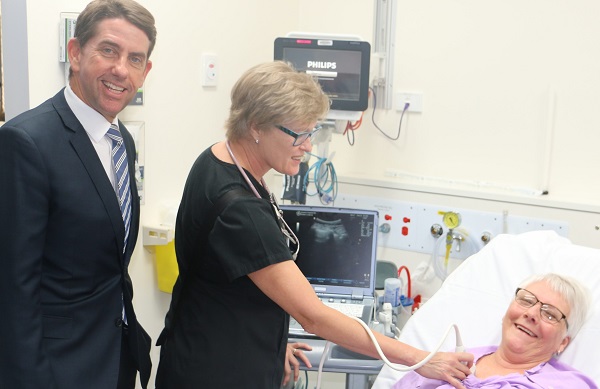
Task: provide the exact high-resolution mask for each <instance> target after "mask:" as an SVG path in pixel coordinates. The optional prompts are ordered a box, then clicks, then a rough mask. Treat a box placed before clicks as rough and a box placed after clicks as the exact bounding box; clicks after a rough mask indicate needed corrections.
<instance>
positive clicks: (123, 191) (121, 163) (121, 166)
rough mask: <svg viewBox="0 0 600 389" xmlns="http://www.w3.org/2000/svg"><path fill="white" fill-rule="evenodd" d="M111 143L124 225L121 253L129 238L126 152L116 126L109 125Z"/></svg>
mask: <svg viewBox="0 0 600 389" xmlns="http://www.w3.org/2000/svg"><path fill="white" fill-rule="evenodd" d="M106 136H108V137H109V138H110V140H111V142H112V150H111V155H112V159H113V167H114V169H115V175H116V179H117V189H116V192H117V199H118V200H119V206H120V207H121V216H123V223H124V224H125V242H124V246H123V252H125V248H126V247H127V238H129V224H130V222H131V190H130V188H129V168H128V165H127V152H126V151H125V143H124V142H123V137H122V136H121V133H120V132H119V128H118V127H117V126H116V125H114V124H113V125H111V126H110V129H109V130H108V132H107V133H106Z"/></svg>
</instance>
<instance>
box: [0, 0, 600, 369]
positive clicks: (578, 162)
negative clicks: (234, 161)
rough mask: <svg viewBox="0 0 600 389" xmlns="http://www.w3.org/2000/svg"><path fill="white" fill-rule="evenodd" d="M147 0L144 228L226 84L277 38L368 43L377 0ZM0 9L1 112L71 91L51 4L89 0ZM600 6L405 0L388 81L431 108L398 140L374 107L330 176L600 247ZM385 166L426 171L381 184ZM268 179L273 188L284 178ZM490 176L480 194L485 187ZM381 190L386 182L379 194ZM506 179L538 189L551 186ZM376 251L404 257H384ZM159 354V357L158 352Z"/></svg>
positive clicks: (224, 106)
mask: <svg viewBox="0 0 600 389" xmlns="http://www.w3.org/2000/svg"><path fill="white" fill-rule="evenodd" d="M140 2H141V3H142V4H143V5H145V6H146V7H147V8H148V9H150V10H151V11H152V12H153V13H154V15H155V17H156V21H157V27H158V40H157V45H156V49H155V51H154V53H153V55H152V58H151V59H152V60H153V62H154V67H153V69H152V71H151V72H150V74H149V76H148V78H147V81H146V85H145V93H146V95H145V99H146V101H145V105H144V106H143V107H130V108H127V109H126V111H125V112H123V114H122V115H121V119H122V120H126V121H144V122H145V123H146V137H145V139H146V144H145V156H146V187H145V189H146V198H145V205H143V207H142V224H156V223H158V222H160V221H161V218H162V213H163V210H164V206H165V205H167V204H176V203H177V202H178V200H179V197H180V195H181V192H182V189H183V184H184V181H185V178H186V176H187V173H188V169H189V167H190V166H191V164H192V162H193V160H194V159H195V158H196V156H197V155H198V154H199V153H200V152H201V151H202V150H203V149H204V148H205V147H207V146H209V145H210V144H212V143H213V142H216V141H218V140H220V139H222V138H223V130H222V124H223V122H224V120H225V118H226V116H227V113H228V103H229V90H230V88H231V86H232V84H233V83H234V82H235V80H236V79H237V77H238V76H239V75H240V74H241V73H242V72H243V71H244V70H245V69H247V68H248V67H249V66H251V65H253V64H256V63H258V62H262V61H267V60H270V59H271V58H272V52H273V40H274V39H275V37H277V36H282V35H285V34H286V33H287V32H289V31H313V32H324V33H348V34H355V35H360V36H362V37H363V38H364V39H365V40H368V41H372V31H373V25H372V21H373V1H366V0H302V1H299V0H296V1H278V0H245V1H241V0H237V1H208V0H198V1H184V2H163V1H160V0H140ZM1 4H2V15H3V34H2V38H3V48H4V66H5V75H4V76H5V80H7V82H6V84H5V87H6V95H5V98H6V110H7V119H9V118H10V117H13V116H15V115H16V114H18V113H19V112H21V111H23V110H25V109H28V108H30V107H33V106H36V105H38V104H39V103H41V102H42V101H44V100H45V99H47V98H48V97H50V96H51V95H53V94H54V93H56V91H57V90H58V89H59V88H60V87H61V86H62V85H63V84H64V79H63V70H62V65H60V64H59V63H58V61H57V55H58V54H57V52H58V48H57V45H58V31H57V29H58V27H57V24H58V20H59V13H60V12H61V11H63V12H64V11H80V10H81V9H83V7H84V6H85V4H87V0H54V1H50V2H48V1H45V0H1ZM23 6H25V7H26V8H25V9H23ZM599 11H600V4H599V3H597V2H596V1H595V0H580V1H577V2H576V3H567V2H563V1H558V0H532V1H528V2H522V1H517V0H506V1H503V2H481V1H477V0H454V1H420V2H414V1H413V2H411V1H406V0H398V1H397V26H396V40H395V42H396V55H395V75H394V79H395V86H394V89H395V90H404V91H418V92H422V93H423V95H424V112H423V113H422V114H407V115H406V116H405V117H404V120H403V125H402V133H401V136H400V139H399V140H398V141H390V140H388V139H387V138H385V137H384V136H383V135H382V134H380V133H379V131H378V130H377V129H376V128H375V126H374V125H373V123H372V122H371V113H372V110H371V109H369V110H368V111H367V112H366V114H365V117H364V120H363V124H362V126H361V128H360V129H359V130H358V131H356V144H355V145H354V146H350V145H349V144H348V142H347V141H346V139H345V138H344V137H342V136H340V135H334V137H333V140H332V142H331V145H330V150H335V151H336V157H335V160H334V164H335V167H336V170H337V172H338V174H339V175H340V176H341V177H342V179H345V180H346V181H348V182H350V183H351V185H347V186H343V188H344V190H356V191H357V192H361V191H365V192H366V193H369V194H370V195H373V196H381V195H384V196H392V197H398V198H408V199H413V201H431V202H433V203H436V204H449V205H452V204H454V203H456V201H457V200H456V199H457V197H456V196H453V195H452V194H453V193H454V194H455V193H456V192H457V191H459V192H460V193H461V196H459V197H458V198H460V200H459V202H460V204H461V206H463V207H464V206H466V207H469V206H471V207H473V208H476V209H481V210H486V209H492V208H493V209H504V208H505V207H506V206H507V204H513V205H512V206H513V207H516V208H517V209H518V211H519V212H522V213H530V214H532V215H537V216H538V217H541V216H543V215H556V216H557V217H560V218H566V219H568V220H569V223H571V225H572V226H573V227H575V231H577V232H579V231H581V232H582V234H581V235H580V236H581V237H582V238H581V239H580V240H578V239H577V237H574V238H575V240H576V241H577V242H578V243H581V244H586V245H590V246H594V247H598V246H599V243H598V242H600V240H599V239H598V234H599V233H598V231H597V229H596V228H595V227H596V226H598V225H600V217H599V215H600V211H599V209H600V180H599V179H598V178H599V175H598V172H597V169H598V166H600V153H598V145H599V144H600V131H598V127H599V126H600V122H599V121H600V119H599V118H598V115H597V114H596V112H597V107H598V105H599V102H600V92H599V91H600V72H598V69H600V50H599V49H600V47H599V46H600V40H598V39H595V37H598V36H600V24H598V23H597V16H598V14H599ZM25 17H26V18H27V20H22V19H23V18H25ZM18 20H19V21H21V22H22V23H21V24H19V23H18V22H17V21H18ZM24 26H26V27H24ZM25 28H26V30H25ZM23 49H24V50H23ZM202 52H212V53H215V54H217V55H218V61H219V67H220V72H219V83H218V86H217V87H215V88H202V87H201V86H200V55H201V53H202ZM26 65H28V66H26ZM372 76H373V77H374V76H375V74H372ZM399 118H400V115H399V113H398V112H396V111H394V110H391V111H379V110H378V111H377V112H376V113H375V120H376V123H377V125H378V126H379V127H380V128H381V129H383V130H384V131H386V132H387V133H388V134H390V135H395V133H396V131H397V126H398V121H399ZM386 169H392V170H394V171H398V172H406V173H409V174H410V175H413V176H415V177H419V179H407V178H392V177H386V176H385V172H386ZM272 182H273V184H272V189H274V190H276V191H277V190H278V189H277V187H276V186H273V185H277V183H278V182H279V180H278V178H277V177H274V178H273V179H272ZM423 182H425V183H426V184H427V185H426V186H427V188H426V189H424V187H423ZM483 182H485V183H488V184H489V185H488V187H486V188H483V189H481V188H478V187H477V186H478V185H481V184H482V183H483ZM357 183H358V185H355V184H357ZM375 183H376V184H377V186H383V187H388V188H392V189H390V190H387V189H386V190H379V189H376V188H375V189H373V188H372V184H375ZM365 185H366V186H365ZM370 185H371V187H370ZM490 187H491V189H490ZM361 188H362V189H361ZM365 188H366V189H365ZM498 188H509V190H508V191H506V190H500V189H498ZM510 188H528V189H532V190H541V189H547V190H548V191H549V195H547V196H543V198H542V197H540V196H531V195H523V194H521V193H516V192H514V193H513V192H511V190H510ZM496 189H498V192H502V194H501V195H495V194H494V192H495V191H496ZM489 192H492V194H490V193H489ZM424 193H425V194H424ZM448 194H450V196H448ZM480 197H483V198H484V199H485V200H478V198H480ZM557 207H558V208H557ZM556 209H560V210H561V211H560V212H559V213H556V212H558V211H556ZM382 256H383V257H384V259H385V258H389V259H392V260H395V261H397V262H401V261H402V260H404V259H403V258H406V257H409V258H413V255H412V254H411V253H397V252H391V251H389V250H382ZM419 258H420V257H418V256H416V257H414V261H417V260H418V259H419ZM153 260H154V257H153V255H152V253H151V251H149V250H147V249H145V248H144V247H143V246H142V244H141V240H138V249H137V251H136V253H135V255H134V258H133V261H132V264H131V268H130V272H131V274H132V277H133V280H134V284H135V290H136V294H135V304H136V307H137V311H138V314H139V317H140V320H141V321H142V322H143V323H144V325H145V327H146V328H147V329H148V330H149V332H150V334H151V335H152V337H153V338H154V339H156V337H157V336H158V333H159V332H160V330H161V329H162V323H163V318H164V313H165V312H166V310H167V307H168V304H169V301H170V296H169V295H167V294H164V293H162V292H159V291H158V290H157V288H156V286H155V270H154V265H153ZM153 360H154V362H155V365H156V364H157V363H158V350H154V355H153Z"/></svg>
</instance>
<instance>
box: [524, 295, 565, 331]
mask: <svg viewBox="0 0 600 389" xmlns="http://www.w3.org/2000/svg"><path fill="white" fill-rule="evenodd" d="M515 301H516V302H517V304H519V305H520V306H522V307H523V308H531V307H533V306H534V305H535V304H537V303H540V317H541V318H542V320H543V321H545V322H546V323H550V324H558V322H560V321H561V320H563V319H564V320H565V324H566V325H567V329H568V328H569V322H567V315H565V314H564V313H562V312H561V311H560V309H558V308H556V307H555V306H554V305H550V304H546V303H543V302H541V301H540V300H539V299H538V298H537V297H536V296H535V295H534V294H533V293H531V292H530V291H528V290H527V289H523V288H517V291H516V292H515Z"/></svg>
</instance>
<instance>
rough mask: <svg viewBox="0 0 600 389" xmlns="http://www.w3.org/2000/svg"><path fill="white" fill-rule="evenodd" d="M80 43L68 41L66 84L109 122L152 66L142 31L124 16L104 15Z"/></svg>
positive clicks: (124, 104)
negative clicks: (67, 77)
mask: <svg viewBox="0 0 600 389" xmlns="http://www.w3.org/2000/svg"><path fill="white" fill-rule="evenodd" d="M96 29H97V31H96V35H95V36H93V37H92V38H91V39H90V40H89V41H88V42H87V43H86V44H85V46H84V47H81V46H80V45H79V42H78V41H77V40H75V39H72V40H71V41H69V46H68V50H69V61H70V62H71V70H72V71H73V75H72V76H71V79H70V85H71V88H72V89H73V91H74V92H75V94H76V95H77V96H78V97H79V98H80V99H81V100H83V101H84V102H85V103H86V104H87V105H89V106H90V107H92V108H93V109H95V110H96V111H98V112H99V113H100V114H101V115H102V116H104V117H105V118H106V120H107V121H109V122H112V121H113V120H114V118H115V117H116V116H117V114H118V113H119V112H121V111H122V110H123V108H125V107H126V106H127V104H129V102H130V101H131V100H132V99H133V97H134V96H135V94H136V93H137V90H138V88H139V87H141V86H142V85H143V84H144V80H145V79H146V75H147V74H148V72H149V71H150V69H151V68H152V62H151V61H149V60H148V57H147V54H148V49H149V47H150V41H149V40H148V37H147V36H146V34H145V33H144V32H143V31H142V30H140V29H139V28H137V27H136V26H134V25H133V24H131V23H129V22H128V21H126V20H125V19H105V20H103V21H102V22H100V23H99V24H98V26H97V27H96Z"/></svg>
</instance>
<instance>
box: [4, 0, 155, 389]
mask: <svg viewBox="0 0 600 389" xmlns="http://www.w3.org/2000/svg"><path fill="white" fill-rule="evenodd" d="M155 41H156V28H155V26H154V18H153V16H152V15H151V14H150V12H148V10H146V9H145V8H144V7H142V6H141V5H139V4H138V3H136V2H135V1H133V0H95V1H92V2H91V3H90V4H88V6H87V7H86V8H85V10H84V11H83V12H82V13H81V14H80V15H79V17H78V19H77V29H76V33H75V38H73V39H72V40H71V41H70V42H69V43H68V54H69V60H70V63H71V70H70V74H69V85H68V86H67V87H66V88H64V89H63V90H61V91H60V92H58V93H57V94H56V95H55V96H54V97H52V98H50V99H49V100H47V101H46V102H44V103H42V104H41V105H40V106H38V107H36V108H33V109H31V110H29V111H27V112H24V113H22V114H21V115H19V116H17V117H15V118H14V119H12V120H10V121H8V122H7V123H6V124H5V125H4V126H3V127H2V128H0V269H1V270H0V312H2V320H0V388H7V389H8V388H10V389H13V388H14V389H17V388H19V389H40V388H56V389H75V388H77V389H79V388H85V389H112V388H115V389H133V388H134V387H135V382H136V376H137V371H139V372H140V381H141V383H142V386H143V387H144V388H145V387H146V385H147V383H148V379H149V376H150V370H151V362H150V354H149V352H150V345H151V341H150V337H149V336H148V334H147V333H146V332H145V331H144V329H143V328H142V327H141V326H140V324H139V323H138V322H137V319H136V316H135V312H134V310H133V306H132V297H133V288H132V284H131V279H130V277H129V274H128V271H127V267H128V265H129V261H130V258H131V254H132V252H133V249H134V246H135V243H136V238H137V232H138V227H139V212H140V204H139V198H138V193H137V189H136V184H135V179H134V176H135V174H134V173H135V170H134V166H135V156H136V152H135V145H134V141H133V138H132V136H131V135H130V134H129V132H128V131H127V129H126V128H125V127H124V126H123V124H122V123H121V122H120V121H119V120H118V119H117V115H118V113H119V112H121V110H122V109H123V108H124V107H125V106H126V105H127V104H128V103H129V102H130V101H131V100H132V98H133V97H134V96H135V94H136V92H137V90H138V88H139V87H141V86H142V84H143V82H144V80H145V78H146V75H147V74H148V72H149V71H150V69H151V68H152V63H151V61H150V60H149V57H150V54H151V53H152V50H153V48H154V44H155ZM111 125H112V126H113V135H111V137H107V136H106V133H107V132H108V130H109V128H111ZM122 143H124V145H125V150H126V151H125V153H123V148H121V144H122ZM113 154H115V155H117V156H123V158H121V159H120V160H118V161H116V162H115V161H114V160H113ZM115 166H116V168H117V169H119V168H120V169H121V170H120V171H118V170H117V171H115ZM120 202H122V204H121V203H120Z"/></svg>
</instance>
